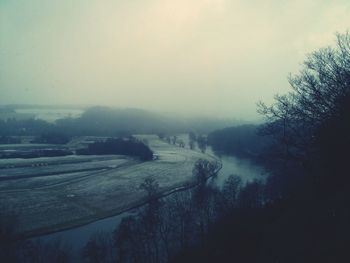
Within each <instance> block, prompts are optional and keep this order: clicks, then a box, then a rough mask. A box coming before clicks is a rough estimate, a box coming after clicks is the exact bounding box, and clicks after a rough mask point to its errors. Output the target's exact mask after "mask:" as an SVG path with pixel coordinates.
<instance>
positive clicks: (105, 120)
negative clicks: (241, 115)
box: [0, 107, 236, 137]
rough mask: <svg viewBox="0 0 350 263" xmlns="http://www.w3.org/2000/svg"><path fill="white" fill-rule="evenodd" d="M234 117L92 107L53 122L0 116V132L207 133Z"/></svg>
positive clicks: (118, 134)
mask: <svg viewBox="0 0 350 263" xmlns="http://www.w3.org/2000/svg"><path fill="white" fill-rule="evenodd" d="M235 123H236V121H234V120H222V119H214V118H213V119H210V118H207V119H203V118H177V117H167V116H163V115H159V114H156V113H152V112H148V111H144V110H138V109H114V108H108V107H92V108H89V109H87V110H85V112H84V113H83V114H82V115H81V116H80V117H78V118H65V119H59V120H57V121H56V122H55V123H48V122H45V121H43V120H37V119H29V120H16V119H7V120H0V136H19V135H30V136H40V135H42V134H48V133H63V134H65V135H68V136H70V137H71V136H128V135H132V134H158V133H166V134H176V133H185V132H188V131H189V130H195V131H196V132H198V133H208V132H210V131H213V130H215V129H220V128H224V127H227V126H228V125H234V124H235Z"/></svg>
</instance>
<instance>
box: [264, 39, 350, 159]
mask: <svg viewBox="0 0 350 263" xmlns="http://www.w3.org/2000/svg"><path fill="white" fill-rule="evenodd" d="M289 83H290V85H291V87H292V91H291V92H290V93H288V94H287V95H283V96H280V95H277V96H276V97H275V103H274V104H273V105H271V106H267V105H265V104H264V103H262V102H260V103H259V104H258V111H259V112H260V113H261V114H263V115H265V116H266V118H267V124H266V125H265V127H264V129H263V133H264V134H269V135H273V136H274V137H275V138H276V139H277V141H278V142H279V143H280V144H281V145H282V146H283V149H282V151H281V152H282V153H283V155H284V157H285V158H286V159H295V160H299V161H303V162H305V161H307V160H308V159H309V158H310V155H312V153H313V151H314V150H315V149H313V146H314V145H315V144H314V143H315V140H316V138H317V132H318V130H319V128H320V127H321V126H322V125H323V123H325V122H326V121H327V120H330V119H331V118H333V117H334V116H338V115H339V114H341V110H342V108H343V105H346V103H348V101H349V96H350V84H349V83H350V35H349V33H346V34H337V44H336V46H335V47H327V48H323V49H320V50H318V51H316V52H313V53H311V54H309V55H308V56H307V58H306V60H305V61H304V65H303V68H302V69H301V70H300V72H299V74H297V75H291V76H290V77H289Z"/></svg>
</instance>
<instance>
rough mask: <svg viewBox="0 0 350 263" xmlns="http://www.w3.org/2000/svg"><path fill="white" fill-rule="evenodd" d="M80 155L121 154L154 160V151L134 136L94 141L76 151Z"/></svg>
mask: <svg viewBox="0 0 350 263" xmlns="http://www.w3.org/2000/svg"><path fill="white" fill-rule="evenodd" d="M76 153H77V154H79V155H105V154H120V155H129V156H137V157H139V158H140V159H141V160H144V161H148V160H152V158H153V152H152V150H151V149H150V148H149V147H148V146H147V145H145V144H144V143H143V142H141V141H139V140H137V139H136V138H134V137H129V138H109V139H107V140H106V141H104V142H94V143H91V144H89V145H88V148H86V149H80V150H77V151H76Z"/></svg>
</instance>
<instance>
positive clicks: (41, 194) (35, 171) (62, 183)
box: [0, 135, 212, 234]
mask: <svg viewBox="0 0 350 263" xmlns="http://www.w3.org/2000/svg"><path fill="white" fill-rule="evenodd" d="M138 137H139V138H141V139H146V140H147V141H148V143H149V146H150V147H151V149H152V150H153V151H154V153H155V154H156V155H157V156H158V159H157V160H154V161H150V162H140V161H138V160H134V159H131V158H127V157H125V156H77V157H73V156H68V157H54V158H37V159H30V160H19V159H17V160H1V161H0V200H1V201H2V204H6V207H5V209H9V210H15V211H17V212H18V213H19V214H20V220H21V231H22V232H24V233H26V234H41V233H46V232H51V231H56V230H60V229H65V228H69V227H73V226H77V225H80V224H84V223H88V222H92V221H94V220H97V219H100V218H104V217H107V216H111V215H114V214H117V213H119V212H121V211H124V210H126V209H128V208H130V207H133V206H135V205H138V204H140V203H142V201H143V199H144V197H145V193H144V192H143V191H142V190H140V189H139V185H140V184H141V183H142V182H143V180H144V179H145V178H146V177H148V176H153V177H154V178H155V179H156V180H157V181H158V183H159V186H160V189H161V191H163V192H166V191H169V190H171V189H173V188H176V187H179V186H182V185H185V184H187V183H189V182H191V181H192V168H193V165H194V163H195V161H196V160H198V159H199V158H206V159H211V158H212V157H210V156H208V155H204V154H202V153H199V152H198V151H191V150H189V149H187V148H180V147H178V146H176V145H170V144H168V143H166V142H163V141H161V140H159V139H158V137H157V136H153V135H147V136H146V135H144V136H138Z"/></svg>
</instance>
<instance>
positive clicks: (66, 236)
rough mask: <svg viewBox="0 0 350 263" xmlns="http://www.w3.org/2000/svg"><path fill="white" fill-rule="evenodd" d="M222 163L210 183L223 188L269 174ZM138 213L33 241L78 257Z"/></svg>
mask: <svg viewBox="0 0 350 263" xmlns="http://www.w3.org/2000/svg"><path fill="white" fill-rule="evenodd" d="M208 151H209V154H214V153H213V152H212V151H211V149H209V150H208ZM217 158H219V159H220V160H221V162H222V168H221V170H220V171H219V174H218V176H217V177H215V178H211V179H210V180H211V181H210V183H211V184H214V185H216V186H217V187H221V186H222V185H223V183H224V181H225V180H226V179H227V178H228V177H229V176H230V175H231V174H235V175H238V176H240V177H241V179H242V181H243V182H244V183H246V182H249V181H253V180H255V179H257V180H264V179H265V178H266V177H267V173H266V171H265V170H264V168H262V167H260V166H258V165H256V164H254V163H252V162H251V161H250V160H248V159H240V158H236V157H234V156H225V155H222V156H220V157H217ZM135 213H137V209H133V210H130V211H127V212H124V213H122V214H119V215H116V216H113V217H109V218H105V219H102V220H98V221H95V222H93V223H90V224H86V225H82V226H79V227H75V228H72V229H68V230H63V231H60V232H56V233H52V234H47V235H43V236H41V237H38V238H33V240H37V239H40V240H41V241H43V242H44V243H45V242H50V241H56V240H60V241H61V242H62V243H63V244H64V245H65V246H67V247H69V248H70V249H71V251H72V254H73V255H74V256H75V257H78V255H79V251H80V250H81V249H82V248H83V247H84V246H85V244H86V243H87V242H88V240H89V238H90V237H91V236H92V235H93V234H95V233H99V232H103V233H112V232H113V231H114V230H115V229H116V227H117V226H118V225H119V223H120V222H121V220H122V219H123V218H124V217H127V216H130V215H133V214H135Z"/></svg>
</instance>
